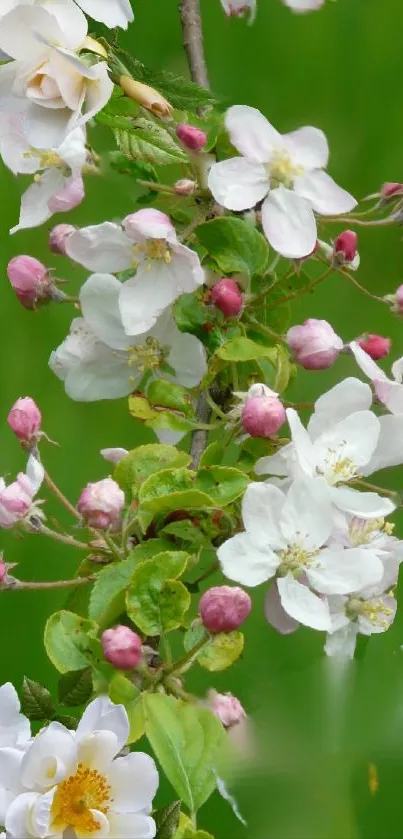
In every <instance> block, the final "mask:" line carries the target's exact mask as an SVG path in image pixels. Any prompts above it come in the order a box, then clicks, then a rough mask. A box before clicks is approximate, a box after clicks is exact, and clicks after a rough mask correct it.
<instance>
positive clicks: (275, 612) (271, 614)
mask: <svg viewBox="0 0 403 839" xmlns="http://www.w3.org/2000/svg"><path fill="white" fill-rule="evenodd" d="M264 614H265V618H266V620H267V622H268V623H269V624H270V626H272V627H273V629H276V630H277V632H279V633H280V635H291V633H292V632H296V630H297V629H299V623H298V621H296V620H294V618H290V616H289V615H288V614H287V612H286V611H285V610H284V609H283V606H282V604H281V600H280V595H279V592H278V587H277V580H273V582H272V584H271V586H270V588H269V590H268V592H267V594H266V596H265V599H264Z"/></svg>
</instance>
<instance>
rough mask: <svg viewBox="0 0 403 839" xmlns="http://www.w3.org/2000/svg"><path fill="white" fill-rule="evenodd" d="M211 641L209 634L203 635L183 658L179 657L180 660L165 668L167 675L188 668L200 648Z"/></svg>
mask: <svg viewBox="0 0 403 839" xmlns="http://www.w3.org/2000/svg"><path fill="white" fill-rule="evenodd" d="M209 642H210V638H209V637H208V635H207V634H206V635H203V638H200V641H198V642H197V644H195V645H194V647H192V649H191V650H188V652H187V653H186V654H185V655H184V656H182V658H179V659H178V661H175V662H174V664H171V666H170V667H166V668H165V670H164V674H165V676H167V675H169V676H170V675H171V674H172V673H182V671H183V670H185V669H187V667H188V665H190V664H192V662H193V661H194V659H195V658H196V657H197V655H198V653H199V652H200V650H202V649H203V647H205V646H206V644H208V643H209Z"/></svg>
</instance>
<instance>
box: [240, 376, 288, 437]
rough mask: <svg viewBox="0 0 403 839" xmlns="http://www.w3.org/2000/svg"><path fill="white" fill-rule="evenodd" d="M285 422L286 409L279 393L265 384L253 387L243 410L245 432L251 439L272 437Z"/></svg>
mask: <svg viewBox="0 0 403 839" xmlns="http://www.w3.org/2000/svg"><path fill="white" fill-rule="evenodd" d="M285 421H286V412H285V408H284V405H283V403H282V402H281V400H280V399H279V398H278V395H277V393H275V392H274V391H273V390H270V388H268V387H266V385H263V384H255V385H252V387H250V388H249V391H248V394H247V396H246V399H245V403H244V406H243V408H242V426H243V428H244V430H245V431H246V432H247V433H248V434H250V435H251V437H271V436H272V435H273V434H276V432H277V431H278V430H279V429H280V428H281V426H282V425H284V423H285Z"/></svg>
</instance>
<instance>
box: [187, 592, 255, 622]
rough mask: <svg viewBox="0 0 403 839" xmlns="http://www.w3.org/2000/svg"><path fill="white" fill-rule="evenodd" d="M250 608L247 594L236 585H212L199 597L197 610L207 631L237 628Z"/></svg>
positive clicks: (250, 602)
mask: <svg viewBox="0 0 403 839" xmlns="http://www.w3.org/2000/svg"><path fill="white" fill-rule="evenodd" d="M251 608H252V601H251V599H250V597H249V594H247V593H246V591H243V589H241V588H239V587H238V586H213V588H209V589H207V591H205V592H204V594H203V595H202V597H201V598H200V603H199V611H200V617H201V619H202V621H203V625H204V626H205V627H206V629H208V630H209V632H232V631H233V630H234V629H239V627H240V626H242V624H243V623H244V621H245V620H246V618H247V617H248V615H249V613H250V610H251Z"/></svg>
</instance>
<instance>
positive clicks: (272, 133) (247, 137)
mask: <svg viewBox="0 0 403 839" xmlns="http://www.w3.org/2000/svg"><path fill="white" fill-rule="evenodd" d="M225 127H226V129H227V131H228V134H229V136H230V140H231V143H232V145H233V146H235V148H236V149H237V151H239V152H240V154H242V155H243V156H244V157H247V158H249V160H253V161H254V162H255V163H267V161H268V160H270V157H271V154H272V151H273V148H276V147H278V146H281V144H282V139H283V138H282V137H281V134H279V132H278V131H276V129H275V128H273V126H272V125H270V122H268V120H267V119H266V117H265V116H263V114H261V113H260V111H258V110H257V108H251V107H250V106H249V105H234V106H233V107H232V108H228V111H227V112H226V114H225Z"/></svg>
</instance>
